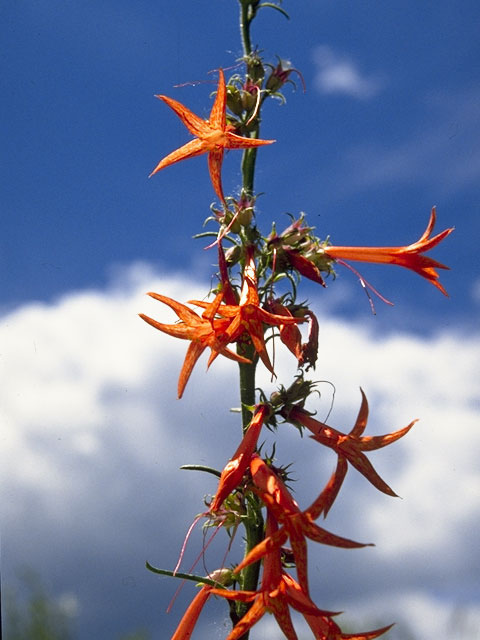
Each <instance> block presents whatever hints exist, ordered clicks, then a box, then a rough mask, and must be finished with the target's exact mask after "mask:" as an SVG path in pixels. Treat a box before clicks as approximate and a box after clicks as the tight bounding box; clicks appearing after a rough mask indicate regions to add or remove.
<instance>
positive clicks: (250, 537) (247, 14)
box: [232, 0, 264, 640]
mask: <svg viewBox="0 0 480 640" xmlns="http://www.w3.org/2000/svg"><path fill="white" fill-rule="evenodd" d="M240 6H241V9H240V34H241V38H242V45H243V53H244V56H245V57H247V56H249V55H250V54H251V52H252V45H251V40H250V23H251V21H252V20H253V18H254V17H255V13H256V11H255V10H254V7H253V6H252V3H251V0H240ZM258 136H259V121H258V119H257V120H256V121H255V123H254V126H253V127H252V128H251V129H250V137H252V138H258ZM256 159H257V149H255V148H252V149H245V150H244V152H243V156H242V187H243V191H244V193H246V195H247V197H249V196H253V193H254V191H253V188H254V176H255V161H256ZM237 352H238V353H239V354H240V355H242V356H244V357H246V358H248V359H249V360H251V361H252V364H243V363H240V364H239V374H240V401H241V403H242V404H241V407H242V428H243V432H244V433H245V431H246V429H247V428H248V425H249V423H250V420H251V419H252V413H251V411H250V410H249V409H248V408H247V407H249V406H250V407H251V406H253V405H254V404H255V369H256V365H257V358H256V353H255V349H254V347H253V345H252V344H251V343H241V342H240V343H238V345H237ZM244 526H245V541H246V545H245V555H247V553H249V551H250V550H251V549H253V547H255V546H256V545H257V544H258V543H259V542H261V541H262V540H263V537H264V523H263V516H262V505H261V503H260V501H259V500H258V499H257V497H256V496H254V495H253V494H250V495H249V497H248V499H247V517H246V518H245V522H244ZM259 575H260V562H256V563H254V564H252V565H249V566H248V567H245V569H243V571H242V574H241V578H240V588H241V589H243V590H245V591H256V590H257V586H258V580H259ZM250 607H251V603H246V602H237V604H236V608H235V609H236V610H235V611H234V612H232V613H234V615H233V616H232V620H233V622H234V624H235V622H236V621H238V620H240V619H241V618H243V616H244V615H245V614H246V613H247V611H248V610H249V608H250ZM248 638H249V632H248V631H247V632H246V633H245V634H244V635H243V636H242V637H241V638H240V640H248Z"/></svg>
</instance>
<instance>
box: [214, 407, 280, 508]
mask: <svg viewBox="0 0 480 640" xmlns="http://www.w3.org/2000/svg"><path fill="white" fill-rule="evenodd" d="M269 411H270V407H269V405H267V404H261V405H257V407H256V408H255V412H254V414H253V418H252V420H251V421H250V425H249V427H248V429H247V430H246V432H245V435H244V436H243V440H242V442H241V443H240V445H239V447H238V449H237V450H236V451H235V453H234V454H233V458H232V459H231V460H230V462H227V464H226V465H225V467H224V469H223V471H222V475H221V476H220V481H219V483H218V489H217V492H216V494H215V498H214V499H213V502H212V504H211V505H210V508H209V511H210V512H212V513H214V512H215V511H217V510H218V509H219V508H220V507H221V506H222V503H223V501H224V500H225V498H226V497H227V496H228V495H230V494H231V493H232V491H233V490H234V489H235V488H236V487H237V486H238V485H239V484H240V482H241V480H242V478H243V475H244V473H245V471H246V470H247V468H248V465H249V464H250V460H251V459H252V455H253V454H254V452H255V448H256V446H257V441H258V437H259V435H260V431H261V430H262V426H263V422H264V420H265V417H266V415H267V414H268V412H269Z"/></svg>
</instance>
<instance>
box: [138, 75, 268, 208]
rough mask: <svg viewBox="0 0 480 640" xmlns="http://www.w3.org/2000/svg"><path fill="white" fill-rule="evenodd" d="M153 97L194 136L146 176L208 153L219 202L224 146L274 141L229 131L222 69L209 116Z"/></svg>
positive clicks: (230, 147)
mask: <svg viewBox="0 0 480 640" xmlns="http://www.w3.org/2000/svg"><path fill="white" fill-rule="evenodd" d="M155 97H156V98H159V100H163V101H164V102H166V103H167V104H168V106H169V107H170V108H171V109H173V111H175V113H176V114H177V116H178V117H179V118H180V120H181V121H182V122H183V124H184V125H185V126H186V127H187V129H188V130H189V131H190V133H192V134H193V135H194V136H195V139H194V140H191V141H190V142H187V144H185V145H183V147H180V148H179V149H177V150H176V151H173V152H172V153H170V154H168V156H166V157H165V158H163V160H161V161H160V162H159V163H158V164H157V166H156V167H155V169H154V170H153V171H152V173H151V174H150V176H149V177H151V176H153V175H154V174H155V173H157V171H160V170H161V169H164V168H165V167H168V166H169V165H171V164H174V163H175V162H180V160H185V159H186V158H193V157H194V156H198V155H201V154H202V153H208V168H209V171H210V178H211V180H212V185H213V188H214V190H215V193H216V194H217V196H218V197H219V198H220V200H221V201H222V203H223V204H225V197H224V195H223V189H222V178H221V169H222V161H223V154H224V151H225V149H248V148H250V147H260V146H261V145H264V144H272V142H275V140H259V139H256V138H244V137H242V136H239V135H237V134H235V133H232V131H234V130H235V128H234V127H233V126H232V125H229V124H227V120H226V104H227V92H226V87H225V76H224V75H223V71H222V69H220V71H219V74H218V89H217V96H216V98H215V102H214V103H213V106H212V110H211V112H210V118H209V119H208V120H203V119H202V118H199V117H198V116H196V115H195V114H194V113H192V111H190V109H187V107H185V106H184V105H183V104H181V103H180V102H177V100H173V99H172V98H168V97H167V96H155Z"/></svg>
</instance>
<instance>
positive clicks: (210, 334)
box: [139, 292, 250, 398]
mask: <svg viewBox="0 0 480 640" xmlns="http://www.w3.org/2000/svg"><path fill="white" fill-rule="evenodd" d="M148 295H149V296H151V297H152V298H155V300H159V301H160V302H163V303H164V304H166V305H168V306H169V307H170V308H171V309H173V310H174V311H175V313H176V314H177V316H178V317H179V318H180V320H181V322H180V323H178V324H162V323H161V322H157V321H156V320H153V319H152V318H149V317H148V316H146V315H144V314H143V313H140V314H139V315H140V317H141V318H142V320H145V322H148V324H150V325H152V327H155V329H158V330H159V331H163V333H167V334H168V335H170V336H174V337H175V338H182V339H183V340H191V344H190V346H189V347H188V351H187V355H186V356H185V360H184V363H183V367H182V370H181V372H180V377H179V379H178V397H179V398H181V397H182V395H183V391H184V389H185V386H186V384H187V382H188V379H189V378H190V374H191V373H192V370H193V367H194V366H195V363H196V362H197V360H198V359H199V357H200V356H201V355H202V353H203V351H204V350H205V349H206V348H207V347H210V349H211V351H212V353H211V355H210V358H209V360H208V366H210V365H211V363H212V362H213V361H214V360H215V358H216V357H217V356H218V354H221V355H222V356H225V357H227V358H230V359H231V360H236V361H237V362H244V363H249V362H250V360H248V359H247V358H244V357H242V356H239V355H238V354H237V353H235V352H234V351H231V350H230V349H227V347H226V346H225V342H224V341H223V340H220V338H219V336H223V332H224V330H225V329H226V327H227V325H228V324H229V321H225V320H222V319H216V320H215V319H214V316H215V314H216V311H217V309H218V307H219V305H220V302H221V301H222V297H223V293H219V294H218V295H217V296H216V297H215V299H214V300H213V301H212V302H210V303H208V304H207V305H206V308H205V311H204V313H203V314H202V317H200V316H199V315H198V314H197V313H195V311H192V310H191V309H189V308H188V307H186V306H185V305H184V304H181V303H180V302H177V301H176V300H172V298H167V296H162V295H160V294H158V293H152V292H150V293H149V294H148Z"/></svg>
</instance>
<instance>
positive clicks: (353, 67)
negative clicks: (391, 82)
mask: <svg viewBox="0 0 480 640" xmlns="http://www.w3.org/2000/svg"><path fill="white" fill-rule="evenodd" d="M313 59H314V62H315V64H316V66H317V73H316V76H315V79H314V84H315V86H316V88H317V89H318V91H320V92H321V93H326V94H333V93H339V94H344V95H348V96H351V97H353V98H358V99H360V100H368V99H369V98H373V97H374V96H376V95H377V94H378V93H379V92H380V91H381V90H382V88H383V86H384V80H383V79H382V77H381V76H380V75H366V74H364V73H362V72H361V71H360V70H359V68H358V66H357V64H356V63H355V62H354V61H353V60H352V59H351V58H349V57H348V56H346V55H344V54H339V53H337V52H335V51H334V50H333V49H332V48H331V47H329V46H328V45H320V46H318V47H316V48H315V50H314V54H313Z"/></svg>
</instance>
